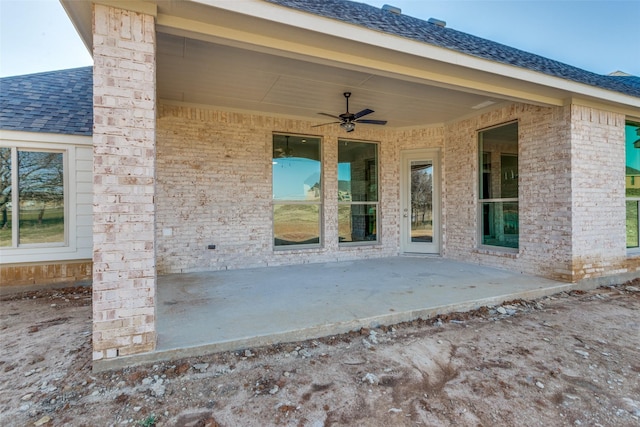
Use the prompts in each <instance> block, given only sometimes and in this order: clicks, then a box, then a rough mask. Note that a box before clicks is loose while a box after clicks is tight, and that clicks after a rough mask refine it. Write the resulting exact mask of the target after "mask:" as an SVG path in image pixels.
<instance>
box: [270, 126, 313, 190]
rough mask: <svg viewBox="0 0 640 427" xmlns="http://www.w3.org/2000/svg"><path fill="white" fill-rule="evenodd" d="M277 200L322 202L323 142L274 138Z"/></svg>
mask: <svg viewBox="0 0 640 427" xmlns="http://www.w3.org/2000/svg"><path fill="white" fill-rule="evenodd" d="M272 164H273V166H272V167H273V200H292V201H293V200H295V201H301V200H320V199H321V194H322V191H321V179H320V171H321V160H320V139H319V138H309V137H300V136H291V135H274V136H273V160H272Z"/></svg>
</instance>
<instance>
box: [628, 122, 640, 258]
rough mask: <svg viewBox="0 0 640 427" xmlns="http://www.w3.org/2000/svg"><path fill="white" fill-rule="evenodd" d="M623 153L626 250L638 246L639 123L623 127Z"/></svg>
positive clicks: (639, 220)
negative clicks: (625, 197)
mask: <svg viewBox="0 0 640 427" xmlns="http://www.w3.org/2000/svg"><path fill="white" fill-rule="evenodd" d="M625 152H626V159H627V169H626V175H627V176H626V195H627V248H637V247H639V246H640V238H639V237H638V230H639V229H640V209H639V205H640V123H631V122H627V124H626V126H625Z"/></svg>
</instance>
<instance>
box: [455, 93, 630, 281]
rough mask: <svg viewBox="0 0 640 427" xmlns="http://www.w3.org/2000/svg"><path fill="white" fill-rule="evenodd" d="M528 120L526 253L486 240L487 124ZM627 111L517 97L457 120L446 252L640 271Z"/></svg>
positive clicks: (522, 137) (515, 265)
mask: <svg viewBox="0 0 640 427" xmlns="http://www.w3.org/2000/svg"><path fill="white" fill-rule="evenodd" d="M513 120H517V121H518V124H519V190H520V192H519V200H520V204H519V220H520V244H519V246H520V247H519V250H518V252H517V253H512V252H508V251H501V250H499V249H495V250H485V249H476V248H477V247H478V238H479V235H478V231H477V230H478V228H477V227H478V224H477V218H478V201H477V200H478V188H477V186H478V184H477V182H478V178H477V176H478V167H479V165H478V147H477V130H480V129H483V128H487V127H490V126H496V125H499V124H502V123H507V122H510V121H513ZM623 132H624V116H621V115H617V114H613V113H605V112H602V111H597V110H593V109H590V108H586V107H580V106H575V105H571V106H565V107H556V108H545V107H537V106H531V105H523V104H513V105H508V106H505V107H502V108H499V109H496V110H493V111H491V112H489V113H486V114H481V115H479V116H476V117H473V118H469V119H466V120H463V121H459V122H455V123H451V124H448V125H447V127H446V149H445V153H446V156H447V158H448V159H449V161H448V162H445V163H444V170H445V172H444V173H445V176H446V183H445V193H444V197H443V198H444V201H445V203H444V204H445V209H444V216H445V217H446V227H447V233H446V239H447V243H446V244H445V246H444V253H443V255H444V256H446V257H450V258H455V259H461V260H469V261H472V262H476V263H482V264H485V265H490V266H496V267H503V268H506V269H509V270H513V271H521V272H523V273H527V274H535V275H541V276H545V277H550V278H554V279H559V280H566V281H576V280H580V279H583V278H591V277H598V276H604V275H610V274H617V273H625V272H631V271H638V265H637V264H638V262H636V260H634V259H628V258H627V257H626V250H625V238H624V236H625V225H624V224H625V222H624V216H625V210H624V144H623V143H622V141H623V140H624V136H623Z"/></svg>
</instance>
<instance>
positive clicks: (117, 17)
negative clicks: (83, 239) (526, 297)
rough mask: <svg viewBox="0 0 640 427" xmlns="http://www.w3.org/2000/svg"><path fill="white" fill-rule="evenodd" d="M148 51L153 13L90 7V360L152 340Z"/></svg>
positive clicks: (151, 344) (152, 59)
mask: <svg viewBox="0 0 640 427" xmlns="http://www.w3.org/2000/svg"><path fill="white" fill-rule="evenodd" d="M155 52H156V34H155V18H154V17H153V16H150V15H145V14H140V13H135V12H131V11H126V10H121V9H116V8H112V7H107V6H101V5H95V7H94V21H93V60H94V79H93V85H94V86H93V99H94V129H93V147H94V153H93V175H94V181H93V191H94V199H93V214H94V217H93V245H94V246H93V359H94V360H101V359H108V358H114V357H118V356H123V355H128V354H133V353H142V352H147V351H151V350H153V349H154V348H155V345H156V328H155V325H156V316H155V291H156V267H155V234H154V229H155V226H154V225H155V204H154V197H155V157H156V147H155V129H156V97H155V80H156V78H155V76H156V55H155Z"/></svg>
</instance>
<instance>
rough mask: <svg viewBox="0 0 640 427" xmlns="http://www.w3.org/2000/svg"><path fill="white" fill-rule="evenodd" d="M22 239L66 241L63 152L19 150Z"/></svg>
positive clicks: (26, 242) (19, 200)
mask: <svg viewBox="0 0 640 427" xmlns="http://www.w3.org/2000/svg"><path fill="white" fill-rule="evenodd" d="M18 191H19V195H18V203H19V208H20V210H19V217H18V218H19V233H18V235H19V242H20V244H31V243H55V242H64V171H63V158H62V153H46V152H36V151H18Z"/></svg>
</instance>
